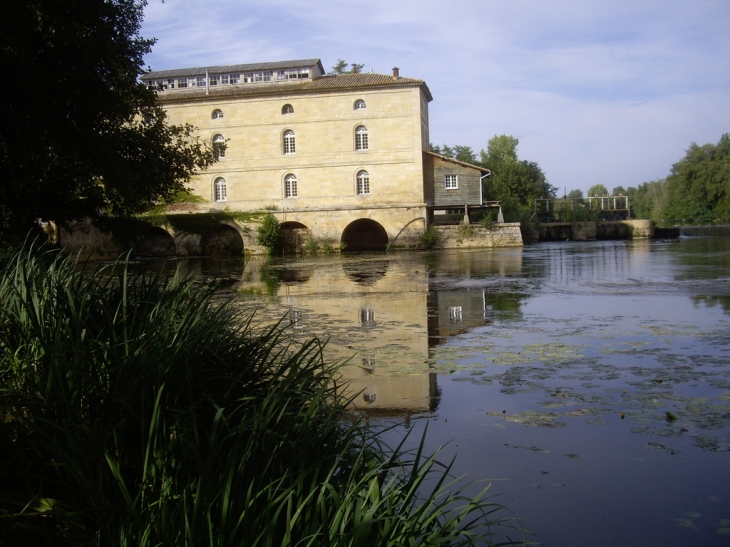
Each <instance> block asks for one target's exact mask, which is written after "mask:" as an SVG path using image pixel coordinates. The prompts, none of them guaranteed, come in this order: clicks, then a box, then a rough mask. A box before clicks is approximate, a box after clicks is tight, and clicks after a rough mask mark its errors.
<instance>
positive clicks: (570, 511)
mask: <svg viewBox="0 0 730 547" xmlns="http://www.w3.org/2000/svg"><path fill="white" fill-rule="evenodd" d="M182 267H183V269H184V270H188V271H193V272H197V273H208V274H216V275H218V276H219V277H220V278H222V279H223V281H224V283H223V285H224V287H225V288H224V289H223V290H224V291H225V293H226V294H228V295H232V296H233V298H234V299H235V300H236V302H237V303H238V305H241V306H246V307H248V308H250V309H252V310H253V309H254V308H255V309H256V315H255V317H256V319H255V322H256V321H258V322H261V323H269V322H272V321H277V320H280V319H282V318H284V319H283V322H284V324H285V325H287V330H288V333H289V335H290V336H291V337H293V338H294V339H300V340H304V339H307V338H309V337H311V336H318V337H320V338H321V339H328V343H327V347H326V355H327V358H328V359H331V360H336V359H343V360H345V359H346V360H348V361H347V364H346V365H345V366H344V367H343V369H342V374H343V377H344V379H346V380H347V381H348V382H350V386H351V389H352V390H353V393H357V397H356V398H355V399H354V404H355V405H356V406H357V407H358V408H361V409H363V411H364V412H366V413H367V415H368V417H369V419H370V420H371V421H373V423H376V424H377V423H385V424H392V425H394V427H393V428H392V429H390V430H389V431H388V432H387V433H386V434H385V435H384V436H385V439H386V440H387V441H388V442H389V443H390V444H395V443H397V442H398V441H399V440H400V439H401V438H402V437H403V436H404V435H405V434H406V433H407V432H410V436H409V438H408V441H407V444H408V445H409V446H414V445H415V444H417V442H418V441H419V439H420V435H421V434H422V432H423V430H424V427H425V426H426V425H428V432H427V441H426V446H427V448H428V449H429V450H432V451H433V450H436V449H439V448H440V449H441V452H440V456H439V458H440V459H441V460H443V461H449V460H450V459H451V458H452V457H454V456H456V462H455V466H454V473H455V474H456V475H464V476H465V480H474V481H478V480H481V479H488V480H489V482H491V483H492V485H491V488H490V490H489V492H490V493H491V495H492V496H493V500H494V501H496V502H499V503H502V504H504V505H505V506H506V507H507V508H509V509H510V510H511V511H512V513H513V514H514V515H516V516H517V517H519V518H520V520H521V523H522V526H524V528H526V529H527V530H529V531H530V532H532V533H533V534H534V535H532V536H528V537H527V539H529V540H531V541H536V542H540V543H542V544H545V545H550V546H558V545H560V546H563V545H565V546H575V547H582V546H588V545H590V546H602V545H620V546H622V547H626V546H647V545H662V546H688V545H703V546H705V545H730V238H682V239H679V240H671V241H605V242H604V241H601V242H564V243H541V244H537V245H532V246H526V247H524V248H510V249H478V250H449V251H440V252H428V253H425V252H424V253H396V254H389V255H386V254H362V255H347V254H345V255H342V256H340V255H332V256H315V257H304V258H301V257H300V258H298V259H286V260H285V259H273V260H271V259H266V258H259V257H254V258H252V259H250V260H248V262H244V261H241V260H218V261H215V260H186V261H183V262H182ZM483 486H484V484H483V483H479V484H476V485H474V486H472V487H471V488H472V491H474V492H476V491H478V490H480V489H481V488H483Z"/></svg>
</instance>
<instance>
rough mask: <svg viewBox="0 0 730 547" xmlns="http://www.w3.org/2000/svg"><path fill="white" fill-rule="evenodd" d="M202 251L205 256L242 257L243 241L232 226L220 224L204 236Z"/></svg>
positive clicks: (201, 241)
mask: <svg viewBox="0 0 730 547" xmlns="http://www.w3.org/2000/svg"><path fill="white" fill-rule="evenodd" d="M200 249H201V252H202V253H203V255H204V256H241V255H242V254H243V239H242V238H241V234H239V233H238V230H236V229H235V228H233V227H232V226H228V225H227V224H219V225H218V226H217V227H216V228H213V229H212V230H209V231H207V232H206V233H205V234H203V236H202V237H201V239H200Z"/></svg>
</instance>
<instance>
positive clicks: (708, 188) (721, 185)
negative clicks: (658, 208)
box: [666, 133, 730, 220]
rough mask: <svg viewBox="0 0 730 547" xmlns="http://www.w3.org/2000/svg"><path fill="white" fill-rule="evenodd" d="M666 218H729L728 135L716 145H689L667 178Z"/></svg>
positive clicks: (729, 144)
mask: <svg viewBox="0 0 730 547" xmlns="http://www.w3.org/2000/svg"><path fill="white" fill-rule="evenodd" d="M666 184H667V210H666V215H667V216H668V218H671V219H677V220H715V219H721V218H723V219H727V218H730V133H725V134H724V135H722V137H721V138H720V141H719V142H718V144H717V145H713V144H705V145H703V146H699V145H698V144H697V143H692V144H691V145H690V147H689V149H688V150H687V153H686V155H685V157H684V158H683V159H682V160H680V161H679V162H677V163H675V164H674V165H673V166H672V169H671V171H670V174H669V176H668V177H667V182H666Z"/></svg>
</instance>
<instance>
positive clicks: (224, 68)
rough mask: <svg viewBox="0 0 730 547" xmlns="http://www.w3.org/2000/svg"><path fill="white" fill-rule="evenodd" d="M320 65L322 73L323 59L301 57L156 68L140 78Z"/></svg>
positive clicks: (143, 79) (144, 79)
mask: <svg viewBox="0 0 730 547" xmlns="http://www.w3.org/2000/svg"><path fill="white" fill-rule="evenodd" d="M317 64H318V65H319V68H320V69H321V71H322V73H324V68H322V61H320V60H319V59H300V60H298V61H276V62H273V63H249V64H245V65H218V66H202V67H194V68H176V69H172V70H155V71H152V72H150V73H149V74H145V75H144V76H142V77H141V78H140V79H141V80H142V81H146V80H163V79H165V78H180V77H183V76H187V77H190V76H200V75H201V74H205V71H206V70H207V71H208V73H209V74H213V75H215V74H232V73H233V74H236V73H243V72H254V71H256V70H284V69H287V68H309V67H310V66H315V65H317Z"/></svg>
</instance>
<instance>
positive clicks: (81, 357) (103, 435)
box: [0, 244, 521, 547]
mask: <svg viewBox="0 0 730 547" xmlns="http://www.w3.org/2000/svg"><path fill="white" fill-rule="evenodd" d="M2 262H3V264H1V265H0V359H1V360H0V387H1V391H0V446H1V447H2V449H1V450H0V545H18V546H21V545H32V546H36V545H52V546H56V545H57V546H65V545H89V546H111V545H114V546H132V545H134V546H160V545H164V546H171V545H179V546H187V547H194V546H210V547H213V546H219V547H223V546H236V545H241V546H244V545H245V546H315V545H317V546H318V545H327V546H330V545H331V546H335V545H336V546H353V547H357V546H368V547H370V546H374V545H378V546H379V545H393V546H396V545H402V546H415V545H419V546H421V545H423V546H426V545H498V544H506V543H509V544H511V541H510V538H509V536H508V534H509V533H511V534H516V535H517V536H519V537H520V538H521V532H520V530H519V528H518V527H516V526H515V523H514V521H512V520H511V519H510V515H509V513H508V512H507V511H505V510H504V509H503V508H502V507H501V506H500V505H498V504H495V503H493V502H491V501H489V500H488V499H487V498H486V497H485V494H486V490H485V491H484V492H482V494H480V495H479V496H478V497H476V498H470V497H468V496H465V495H464V494H463V493H462V491H461V490H460V486H459V485H458V484H456V483H455V482H454V481H453V480H452V479H450V478H449V477H450V466H449V465H446V466H442V465H441V464H439V463H438V462H437V461H436V456H435V455H430V456H427V455H425V454H424V453H423V439H422V440H421V443H420V447H419V448H418V450H416V451H414V452H404V450H403V448H402V445H401V446H399V447H396V448H394V449H392V450H391V449H389V448H388V447H386V446H384V445H383V444H381V443H380V442H379V440H378V438H377V436H376V434H375V433H374V432H373V431H372V430H371V429H369V428H368V427H367V426H366V425H365V424H364V423H363V422H362V421H359V420H356V419H355V420H353V419H344V417H345V414H344V412H345V407H346V405H347V402H348V401H347V400H346V399H345V398H343V395H342V393H341V386H340V385H339V384H338V375H337V365H336V364H328V363H327V361H326V360H325V358H324V355H323V346H322V344H320V342H319V341H318V340H316V339H313V340H310V341H309V342H307V343H305V344H303V345H296V346H295V345H292V344H291V343H289V342H287V339H286V337H285V335H284V329H283V328H282V327H280V326H278V325H277V326H274V327H269V328H263V329H258V328H254V326H253V325H252V323H251V319H250V314H247V312H245V311H240V310H239V309H237V308H236V307H235V306H233V305H231V304H230V303H228V304H222V305H221V304H220V302H218V301H215V300H214V298H213V296H214V291H215V287H214V285H213V284H210V283H204V282H202V281H201V280H198V279H193V278H182V277H180V276H179V275H177V274H175V275H172V276H170V277H166V278H163V277H161V276H157V277H149V276H143V275H138V274H135V273H133V272H132V271H131V269H130V268H129V267H128V265H126V264H124V263H122V264H119V265H117V267H114V268H111V269H110V268H107V269H102V270H100V271H98V272H96V273H93V274H89V273H84V272H81V271H79V270H78V268H77V267H76V265H75V264H74V263H73V261H71V260H69V259H68V258H64V257H62V256H61V255H59V254H57V253H54V252H51V251H47V250H43V249H36V248H33V246H32V245H29V244H26V245H25V246H24V247H23V248H21V249H20V250H19V251H17V252H15V253H14V254H10V255H5V256H4V258H3V260H2ZM510 526H515V527H514V528H510Z"/></svg>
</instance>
